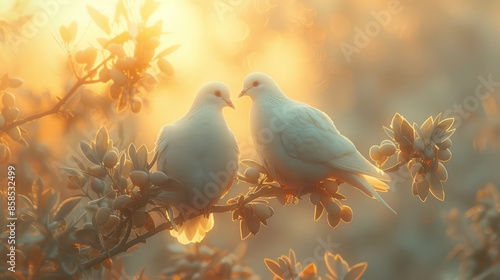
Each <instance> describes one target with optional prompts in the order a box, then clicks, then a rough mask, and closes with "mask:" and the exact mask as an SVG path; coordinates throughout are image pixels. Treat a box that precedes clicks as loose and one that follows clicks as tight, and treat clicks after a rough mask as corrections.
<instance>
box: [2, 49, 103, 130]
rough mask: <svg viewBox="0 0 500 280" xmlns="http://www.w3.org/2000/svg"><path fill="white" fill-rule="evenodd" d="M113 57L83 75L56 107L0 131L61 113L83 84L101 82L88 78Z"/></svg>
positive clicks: (8, 125)
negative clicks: (62, 108)
mask: <svg viewBox="0 0 500 280" xmlns="http://www.w3.org/2000/svg"><path fill="white" fill-rule="evenodd" d="M111 58H112V56H108V57H107V58H105V59H104V60H103V61H102V62H101V63H100V64H99V65H97V66H96V67H94V69H92V70H90V71H89V72H88V73H87V74H86V75H85V76H83V77H82V78H80V79H78V80H77V81H76V83H75V84H74V85H73V87H71V89H70V90H69V91H68V92H67V93H66V95H65V96H64V97H63V98H62V99H61V100H59V102H57V104H55V105H54V107H52V108H51V109H49V110H47V111H45V112H41V113H38V114H35V115H31V116H29V117H27V118H25V119H20V120H17V121H14V122H11V123H9V124H7V125H5V126H3V127H2V128H1V129H0V131H2V132H8V131H9V130H11V129H12V128H14V127H17V126H20V125H23V124H25V123H28V122H32V121H34V120H37V119H40V118H43V117H45V116H48V115H52V114H56V113H59V112H60V109H61V107H62V106H64V104H66V103H67V102H68V100H69V99H70V98H71V97H72V96H73V95H74V94H75V93H76V92H77V90H78V89H79V88H80V87H81V86H82V85H86V84H94V83H97V82H99V80H87V79H88V78H90V77H92V76H94V75H95V74H96V72H97V69H99V68H101V67H102V66H103V65H104V64H106V62H108V60H110V59H111Z"/></svg>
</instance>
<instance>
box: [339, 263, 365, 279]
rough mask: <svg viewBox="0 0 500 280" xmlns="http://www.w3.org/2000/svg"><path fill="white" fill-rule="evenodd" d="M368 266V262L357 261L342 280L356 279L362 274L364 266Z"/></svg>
mask: <svg viewBox="0 0 500 280" xmlns="http://www.w3.org/2000/svg"><path fill="white" fill-rule="evenodd" d="M367 267H368V264H367V263H366V262H363V263H358V264H356V265H354V266H352V267H351V268H350V269H349V272H347V274H346V276H345V277H344V280H358V279H360V278H361V276H363V273H365V271H366V268H367Z"/></svg>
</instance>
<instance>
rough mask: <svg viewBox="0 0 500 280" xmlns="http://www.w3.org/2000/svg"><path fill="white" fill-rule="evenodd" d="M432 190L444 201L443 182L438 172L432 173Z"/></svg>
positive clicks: (433, 193)
mask: <svg viewBox="0 0 500 280" xmlns="http://www.w3.org/2000/svg"><path fill="white" fill-rule="evenodd" d="M429 183H430V191H431V194H432V195H433V196H434V197H436V198H437V199H439V200H441V201H444V190H443V183H441V181H440V180H439V178H438V177H437V175H436V173H431V174H430V182H429Z"/></svg>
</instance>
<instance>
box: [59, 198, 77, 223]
mask: <svg viewBox="0 0 500 280" xmlns="http://www.w3.org/2000/svg"><path fill="white" fill-rule="evenodd" d="M81 199H82V197H81V196H73V197H69V198H66V199H65V200H63V201H62V202H61V204H60V205H59V208H58V209H57V211H56V213H57V214H56V215H55V216H54V221H60V220H63V219H64V217H65V216H67V215H68V214H69V213H70V212H71V211H73V209H74V208H75V207H76V205H78V203H80V200H81Z"/></svg>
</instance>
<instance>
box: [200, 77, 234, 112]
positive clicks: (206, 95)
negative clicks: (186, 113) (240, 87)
mask: <svg viewBox="0 0 500 280" xmlns="http://www.w3.org/2000/svg"><path fill="white" fill-rule="evenodd" d="M206 105H209V106H215V107H217V108H219V109H222V108H224V107H226V106H229V107H231V108H233V109H234V104H233V102H232V101H231V94H230V91H229V87H228V86H227V85H226V84H224V83H222V82H210V83H207V84H205V85H203V86H202V87H201V88H200V90H199V91H198V93H197V94H196V98H195V101H194V103H193V106H206Z"/></svg>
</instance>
